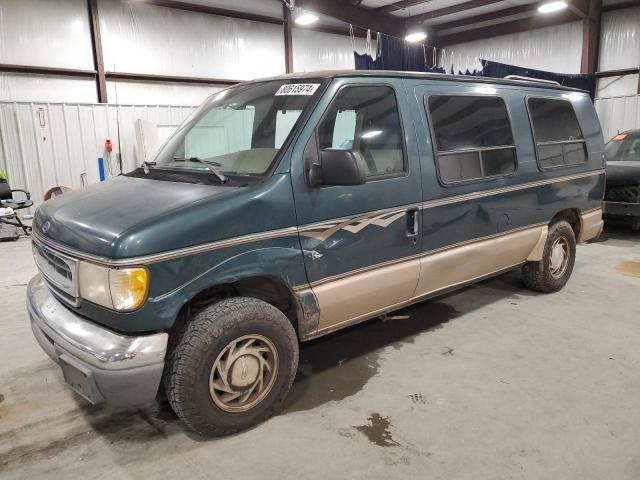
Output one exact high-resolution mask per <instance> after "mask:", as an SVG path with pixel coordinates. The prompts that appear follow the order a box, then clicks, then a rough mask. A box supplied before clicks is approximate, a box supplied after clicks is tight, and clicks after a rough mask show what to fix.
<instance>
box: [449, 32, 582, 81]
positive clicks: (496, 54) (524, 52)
mask: <svg viewBox="0 0 640 480" xmlns="http://www.w3.org/2000/svg"><path fill="white" fill-rule="evenodd" d="M581 51H582V23H581V22H573V23H564V24H562V25H556V26H552V27H545V28H539V29H537V30H531V31H528V32H520V33H513V34H509V35H501V36H499V37H493V38H487V39H484V40H477V41H473V42H466V43H458V44H456V45H450V46H448V47H445V48H444V55H443V54H442V52H441V51H440V52H439V53H438V63H439V64H440V65H441V66H444V67H446V68H449V67H450V66H451V63H453V67H454V69H455V70H456V71H458V70H462V71H464V70H466V69H469V70H473V69H474V68H478V69H479V68H481V65H480V63H479V62H478V59H480V58H483V59H485V60H493V61H495V62H502V63H509V64H511V65H518V66H521V67H528V68H536V69H539V70H547V71H550V72H559V73H579V72H580V54H581Z"/></svg>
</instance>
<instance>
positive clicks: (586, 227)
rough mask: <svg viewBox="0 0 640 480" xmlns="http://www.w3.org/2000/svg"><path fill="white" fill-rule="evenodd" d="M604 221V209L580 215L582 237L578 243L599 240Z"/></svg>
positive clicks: (580, 236)
mask: <svg viewBox="0 0 640 480" xmlns="http://www.w3.org/2000/svg"><path fill="white" fill-rule="evenodd" d="M603 226H604V221H603V220H602V209H601V208H599V209H597V210H592V211H591V212H587V213H584V214H581V215H580V235H579V237H578V243H582V242H588V241H589V240H593V239H594V238H598V237H599V236H600V233H602V227H603Z"/></svg>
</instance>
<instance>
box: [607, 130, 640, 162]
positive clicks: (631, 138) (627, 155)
mask: <svg viewBox="0 0 640 480" xmlns="http://www.w3.org/2000/svg"><path fill="white" fill-rule="evenodd" d="M604 158H605V159H606V160H607V162H633V161H635V162H640V134H628V133H621V134H620V135H616V136H615V137H613V138H612V139H611V140H610V141H609V143H607V144H606V145H605V147H604Z"/></svg>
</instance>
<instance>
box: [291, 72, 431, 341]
mask: <svg viewBox="0 0 640 480" xmlns="http://www.w3.org/2000/svg"><path fill="white" fill-rule="evenodd" d="M372 80H373V79H353V78H350V79H337V80H335V81H334V83H333V84H332V85H330V86H329V88H328V90H327V92H326V94H325V96H324V98H323V99H322V101H321V102H320V103H319V105H318V108H317V109H316V111H315V112H314V114H313V115H312V116H311V118H310V121H309V122H308V123H307V125H306V127H305V130H304V131H303V133H302V135H301V136H300V138H299V140H298V142H297V144H296V146H295V149H294V152H293V156H292V162H291V175H292V182H293V190H294V197H295V204H296V213H297V218H298V225H299V227H300V240H301V244H302V250H303V253H304V261H305V267H306V270H307V276H308V279H309V282H310V284H311V288H312V290H313V292H314V294H315V296H316V299H317V302H318V305H319V308H320V319H319V329H318V332H327V331H330V330H333V329H337V328H339V327H341V326H344V325H346V324H349V323H351V322H355V321H357V320H359V319H362V318H365V317H368V316H372V315H375V314H376V313H377V312H382V311H383V310H385V309H387V308H388V307H389V306H391V305H398V304H401V303H402V302H404V301H406V300H408V299H410V298H411V297H412V296H413V295H414V292H415V288H416V285H417V282H418V278H419V274H420V261H419V255H420V252H421V237H422V236H421V234H420V228H421V227H420V216H419V209H420V203H421V200H422V189H421V176H420V164H419V159H418V155H417V150H416V148H417V147H416V145H415V140H414V139H413V132H414V126H413V123H412V122H411V121H410V120H408V119H407V118H406V116H405V115H406V112H407V111H408V105H407V103H406V102H407V98H406V96H405V94H404V88H403V84H402V80H401V79H389V82H388V83H387V82H385V83H384V84H381V83H379V80H378V81H377V82H373V81H372ZM403 113H404V115H403ZM327 148H334V149H336V148H338V149H354V150H357V151H359V152H360V153H361V154H362V156H363V158H364V161H365V164H366V170H365V171H366V183H365V184H363V185H355V186H332V187H323V186H319V187H311V186H309V182H308V181H307V176H308V175H307V173H308V172H305V170H306V169H308V165H309V164H310V162H309V156H311V157H314V158H317V155H319V152H320V151H321V150H323V149H327ZM305 157H306V158H305Z"/></svg>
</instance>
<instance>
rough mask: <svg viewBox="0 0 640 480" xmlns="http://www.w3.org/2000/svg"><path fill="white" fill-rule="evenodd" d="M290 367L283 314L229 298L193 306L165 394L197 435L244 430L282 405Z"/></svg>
mask: <svg viewBox="0 0 640 480" xmlns="http://www.w3.org/2000/svg"><path fill="white" fill-rule="evenodd" d="M297 368H298V340H297V337H296V333H295V330H294V329H293V326H292V325H291V322H290V321H289V319H288V318H287V317H286V316H285V315H284V314H283V313H282V312H281V311H280V310H278V309H277V308H275V307H273V306H272V305H270V304H268V303H266V302H263V301H261V300H258V299H255V298H246V297H234V298H228V299H225V300H222V301H220V302H217V303H214V304H213V305H211V306H209V307H207V308H206V309H204V310H202V311H201V312H199V313H198V314H197V315H196V316H195V317H194V318H193V319H192V320H191V322H190V323H189V325H188V326H187V328H186V331H185V333H184V335H183V337H182V339H181V340H180V343H179V344H178V345H177V347H176V350H175V351H174V352H173V355H172V356H171V357H170V360H169V362H168V365H167V369H166V379H165V388H166V392H167V398H168V399H169V403H170V404H171V407H172V408H173V410H174V411H175V413H176V414H177V415H178V416H179V417H180V418H181V419H182V420H183V421H184V422H185V424H186V425H187V426H189V427H190V428H191V429H193V430H195V431H196V432H197V433H200V434H201V435H208V436H219V435H226V434H230V433H235V432H238V431H241V430H244V429H247V428H249V427H251V426H253V425H255V424H257V423H259V422H262V421H264V420H266V419H267V418H269V417H270V416H271V415H272V414H273V413H274V411H275V410H276V409H277V408H278V406H279V405H280V404H281V403H282V401H283V400H284V398H285V397H286V395H287V393H288V392H289V388H290V387H291V384H292V383H293V379H294V377H295V374H296V370H297Z"/></svg>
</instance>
